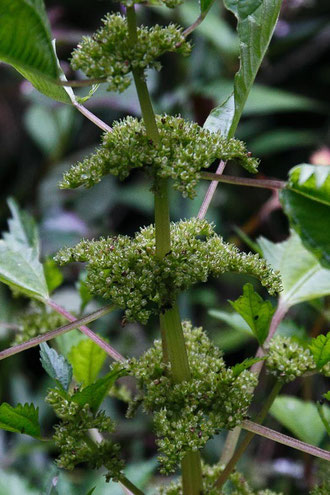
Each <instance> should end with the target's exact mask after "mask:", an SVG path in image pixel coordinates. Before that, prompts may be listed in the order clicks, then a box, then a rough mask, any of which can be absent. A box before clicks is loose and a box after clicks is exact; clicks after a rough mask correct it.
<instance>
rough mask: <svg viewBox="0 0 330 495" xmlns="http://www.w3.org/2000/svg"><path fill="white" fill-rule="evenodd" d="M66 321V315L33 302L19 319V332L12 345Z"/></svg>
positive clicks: (53, 328) (59, 325) (43, 332)
mask: <svg viewBox="0 0 330 495" xmlns="http://www.w3.org/2000/svg"><path fill="white" fill-rule="evenodd" d="M66 323H68V320H67V318H64V316H62V315H60V314H58V313H56V312H55V311H50V310H47V309H46V308H45V307H44V305H40V306H39V305H37V304H36V303H35V302H33V303H32V305H31V307H30V308H29V310H28V311H27V312H26V313H24V314H23V315H22V316H20V318H19V320H18V326H19V332H18V333H17V334H16V336H15V339H14V341H13V343H12V345H16V344H21V343H22V342H26V341H27V340H30V339H32V338H33V337H37V336H38V335H42V334H45V333H47V332H50V331H51V330H55V328H58V327H61V326H62V325H65V324H66Z"/></svg>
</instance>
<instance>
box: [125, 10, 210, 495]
mask: <svg viewBox="0 0 330 495" xmlns="http://www.w3.org/2000/svg"><path fill="white" fill-rule="evenodd" d="M127 24H128V32H129V37H130V42H131V43H132V45H134V44H135V43H136V42H137V25H136V14H135V10H134V6H133V7H128V8H127ZM133 77H134V82H135V87H136V91H137V95H138V98H139V102H140V106H141V112H142V117H143V121H144V125H145V127H146V132H147V136H148V137H149V138H150V139H151V140H152V141H153V143H154V144H156V145H157V144H159V143H160V137H159V132H158V128H157V123H156V119H155V114H154V110H153V107H152V102H151V99H150V95H149V91H148V87H147V84H146V81H145V78H144V74H143V72H142V71H138V70H133ZM154 197H155V237H156V256H157V257H158V258H159V259H162V258H164V256H166V254H167V253H168V252H169V251H170V249H171V234H170V214H169V201H168V184H167V180H165V179H156V180H155V184H154ZM160 328H161V336H162V345H163V360H164V361H169V362H170V363H171V377H172V380H173V382H174V383H180V382H182V381H185V380H190V377H191V374H190V369H189V363H188V356H187V350H186V345H185V341H184V336H183V330H182V325H181V319H180V314H179V309H178V306H177V304H174V305H173V306H172V308H170V309H167V310H164V313H163V314H161V315H160ZM181 468H182V485H183V493H184V495H200V494H201V492H202V469H201V459H200V454H199V452H188V453H187V454H186V455H185V457H184V459H183V461H182V465H181Z"/></svg>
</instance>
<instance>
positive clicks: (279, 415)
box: [270, 395, 330, 446]
mask: <svg viewBox="0 0 330 495" xmlns="http://www.w3.org/2000/svg"><path fill="white" fill-rule="evenodd" d="M270 414H271V415H272V416H274V418H275V419H277V421H278V422H279V423H281V424H282V425H283V426H285V427H286V428H287V429H288V430H290V431H291V433H293V435H294V436H295V437H296V438H298V439H299V440H302V441H303V442H306V443H311V444H312V445H316V446H318V445H319V444H320V443H321V440H322V438H323V437H324V435H325V433H326V430H325V427H324V425H323V423H322V420H321V418H320V416H319V413H318V411H317V406H316V404H314V402H308V401H303V400H301V399H298V398H296V397H291V396H289V395H281V396H280V397H277V399H275V402H274V404H273V405H272V407H271V409H270ZM324 414H325V417H326V418H327V419H330V408H329V407H327V406H325V408H324Z"/></svg>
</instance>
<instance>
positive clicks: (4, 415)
mask: <svg viewBox="0 0 330 495" xmlns="http://www.w3.org/2000/svg"><path fill="white" fill-rule="evenodd" d="M38 416H39V409H38V408H36V407H34V405H33V404H24V406H23V405H22V404H18V405H17V406H16V407H12V406H10V405H9V404H7V403H6V402H3V403H2V404H1V406H0V428H1V429H2V430H6V431H12V432H14V433H25V435H30V436H31V437H34V438H40V436H41V434H40V425H39V417H38Z"/></svg>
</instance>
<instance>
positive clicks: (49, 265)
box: [44, 258, 63, 294]
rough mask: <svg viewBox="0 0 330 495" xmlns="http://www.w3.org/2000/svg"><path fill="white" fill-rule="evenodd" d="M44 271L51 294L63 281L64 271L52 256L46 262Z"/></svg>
mask: <svg viewBox="0 0 330 495" xmlns="http://www.w3.org/2000/svg"><path fill="white" fill-rule="evenodd" d="M44 273H45V278H46V282H47V287H48V291H49V293H50V294H51V293H52V292H53V291H54V290H55V289H57V287H59V286H60V285H61V284H62V282H63V275H62V272H61V271H60V270H59V268H58V266H57V264H56V263H55V261H54V260H53V259H52V258H48V259H47V260H46V261H45V262H44Z"/></svg>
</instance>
